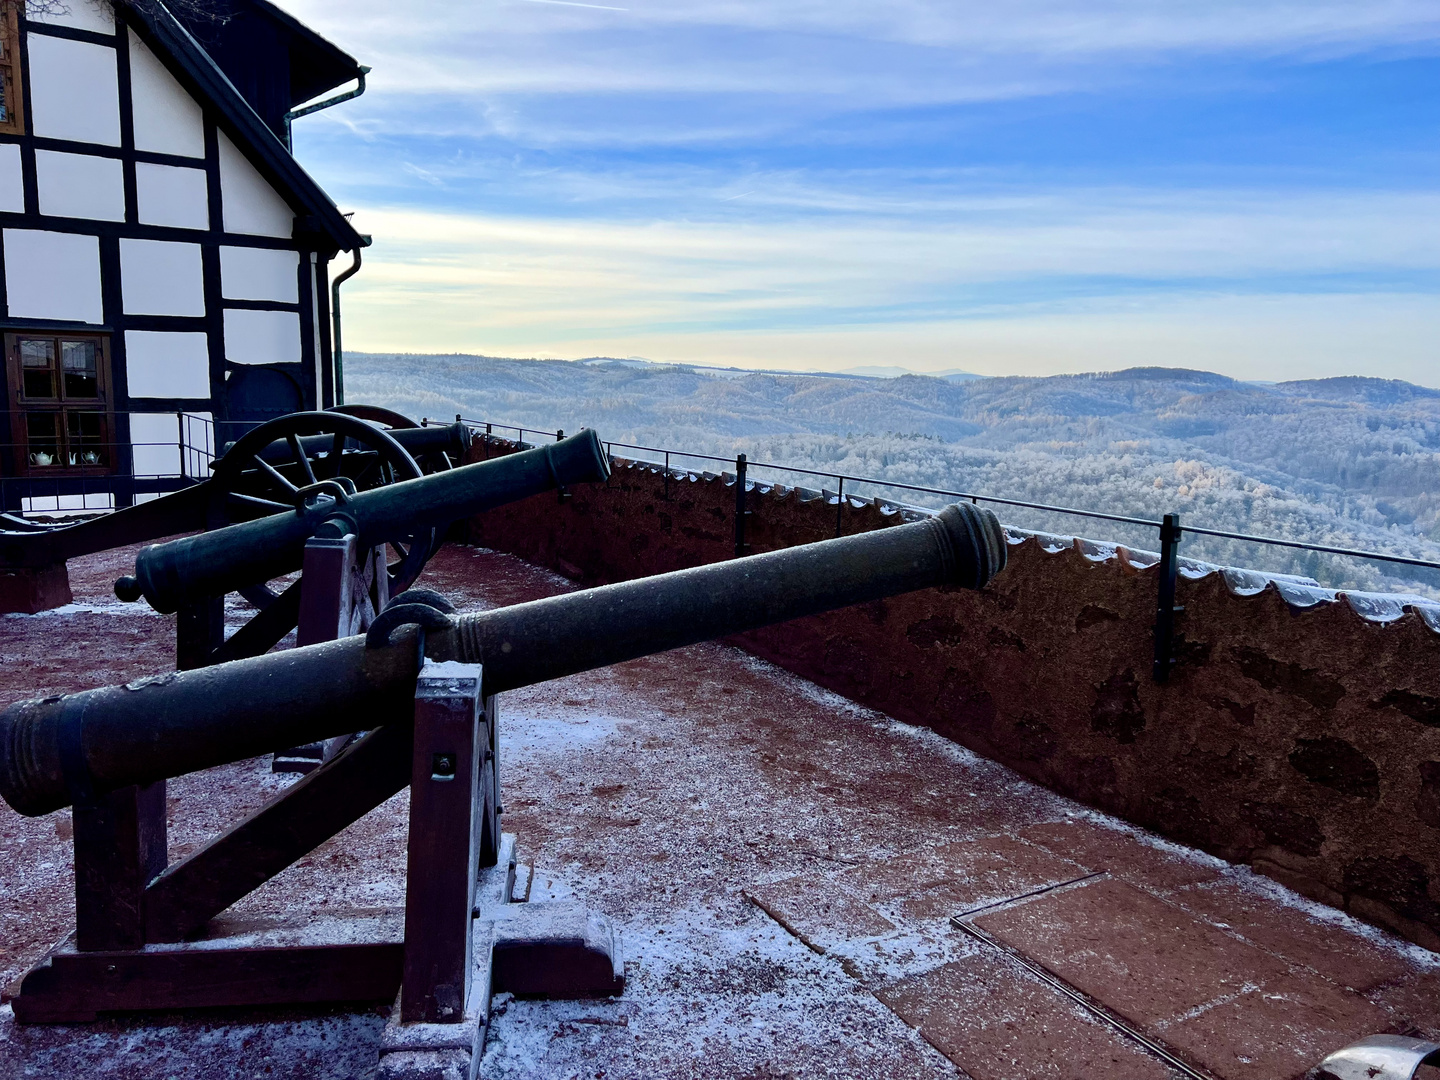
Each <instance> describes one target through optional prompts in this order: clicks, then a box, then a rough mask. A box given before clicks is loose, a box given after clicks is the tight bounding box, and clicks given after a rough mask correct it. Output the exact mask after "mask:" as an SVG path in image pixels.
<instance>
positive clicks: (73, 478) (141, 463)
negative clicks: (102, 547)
mask: <svg viewBox="0 0 1440 1080" xmlns="http://www.w3.org/2000/svg"><path fill="white" fill-rule="evenodd" d="M110 415H111V416H112V417H117V418H118V417H121V416H129V417H130V419H131V423H132V427H133V426H138V425H137V424H136V421H137V419H139V418H142V417H143V418H144V420H146V421H157V423H153V424H151V425H149V426H151V427H157V428H159V427H164V426H165V424H164V420H165V418H167V417H168V418H169V422H170V423H173V424H174V431H175V434H174V437H173V438H161V437H160V436H159V434H158V432H156V433H144V434H142V437H141V438H139V439H134V438H132V439H130V440H119V439H115V438H109V439H100V440H94V439H84V440H77V441H76V442H75V444H74V445H73V446H72V445H62V444H61V442H60V441H59V438H58V435H57V438H56V439H53V440H39V439H34V438H32V439H31V440H30V441H28V442H26V443H17V442H12V443H0V461H5V462H6V463H8V464H10V465H11V466H12V470H11V471H12V472H13V473H19V472H22V471H23V473H24V475H8V476H3V477H0V507H3V509H4V510H6V511H8V512H10V513H15V512H19V513H22V514H31V515H41V516H50V515H57V514H58V515H71V514H88V513H99V512H103V511H105V510H113V509H115V508H116V505H117V496H118V497H119V499H120V500H121V501H122V502H123V501H129V500H143V499H146V498H154V497H157V496H159V495H162V494H165V493H167V492H170V491H177V490H179V489H180V488H184V487H188V486H190V485H191V484H195V483H198V482H199V481H201V480H204V479H207V478H208V477H209V475H210V463H211V462H212V461H214V459H215V457H216V442H215V423H214V420H213V419H212V418H211V417H210V416H208V415H204V414H199V413H189V412H175V413H139V412H135V413H123V412H117V413H112V414H110Z"/></svg>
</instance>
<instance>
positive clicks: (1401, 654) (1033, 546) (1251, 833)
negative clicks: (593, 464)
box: [470, 450, 1440, 949]
mask: <svg viewBox="0 0 1440 1080" xmlns="http://www.w3.org/2000/svg"><path fill="white" fill-rule="evenodd" d="M484 452H485V451H483V450H479V451H478V453H484ZM478 453H477V456H478ZM728 479H729V478H725V479H722V478H711V479H707V478H703V477H701V478H697V477H691V478H683V477H677V476H674V475H672V476H671V477H670V478H669V480H668V481H667V480H666V478H665V477H664V476H663V475H662V474H661V473H660V472H659V471H658V470H655V469H652V468H649V467H645V466H637V465H629V464H626V463H623V462H621V463H617V468H616V470H615V475H614V476H613V477H612V478H611V480H610V481H609V483H608V484H604V485H593V486H586V487H580V488H576V489H575V490H574V491H573V492H572V493H571V494H570V497H569V498H567V499H565V500H563V501H561V500H558V499H557V497H556V496H555V495H553V494H551V495H544V496H537V497H535V498H532V499H529V500H527V501H525V502H522V503H518V504H515V505H512V506H509V507H506V508H503V509H500V510H496V511H492V512H491V513H488V514H485V515H482V516H480V517H477V518H475V519H473V520H472V521H471V523H470V539H471V541H472V542H473V543H476V544H479V545H483V546H486V547H490V548H496V549H498V550H502V551H508V552H512V553H514V554H516V555H519V556H521V557H522V558H525V559H527V560H530V561H533V562H536V563H539V564H542V565H545V566H548V567H551V568H553V569H555V570H558V571H560V572H561V573H563V574H565V575H566V576H568V577H571V578H573V579H575V580H577V581H579V582H581V583H583V584H585V585H599V584H603V583H606V582H612V581H622V580H625V579H628V578H634V577H642V576H646V575H650V574H658V573H664V572H665V571H669V570H677V569H680V568H682V567H688V566H696V565H700V564H703V563H708V562H714V561H717V560H720V559H728V558H731V557H733V551H734V524H733V522H734V517H733V515H734V509H735V491H734V486H733V481H731V482H727V480H728ZM748 505H749V508H750V510H751V516H750V517H749V519H748V526H747V532H748V535H747V540H748V541H749V542H750V543H751V544H752V545H753V550H754V551H756V552H759V551H766V550H772V549H774V548H779V547H787V546H791V545H794V544H803V543H810V542H813V541H816V540H823V539H826V538H828V537H830V536H832V535H834V530H835V523H836V512H837V508H836V504H835V503H834V502H833V501H831V500H826V499H822V498H812V499H809V500H808V501H802V500H801V498H800V496H799V495H798V494H797V493H795V492H794V491H791V492H789V493H787V494H785V495H784V496H783V497H781V496H779V495H777V493H776V492H772V491H766V490H754V491H751V492H750V494H749V496H748ZM841 513H842V516H843V527H844V529H845V531H846V532H859V531H865V530H870V529H879V528H885V527H887V526H890V525H893V524H898V523H899V522H900V516H899V515H898V514H889V513H885V512H883V511H882V510H880V509H878V508H877V507H875V506H871V505H866V506H864V507H855V506H853V505H850V504H848V503H847V504H846V506H845V507H844V508H843V509H842V510H841ZM1155 574H1156V571H1155V570H1154V569H1153V568H1151V569H1137V568H1135V567H1134V566H1131V565H1130V564H1129V563H1128V562H1127V561H1126V560H1124V559H1123V558H1112V559H1109V560H1108V561H1104V562H1096V561H1094V560H1091V559H1090V558H1087V557H1086V556H1085V555H1084V554H1082V553H1081V552H1080V551H1079V550H1078V549H1066V550H1064V551H1061V552H1058V553H1051V552H1047V551H1045V550H1044V549H1042V548H1041V547H1040V545H1039V544H1038V543H1037V542H1036V541H1034V540H1027V541H1026V542H1024V543H1023V544H1019V545H1017V546H1012V547H1011V548H1010V564H1009V566H1008V567H1007V568H1006V570H1005V571H1004V572H1003V573H1002V574H1001V575H1000V576H999V577H997V578H996V579H995V580H994V581H993V582H992V583H991V584H990V585H989V587H987V588H986V589H985V590H984V591H983V592H980V593H973V592H967V591H963V590H958V589H957V590H927V591H924V592H920V593H913V594H910V595H908V596H902V597H898V598H895V599H891V600H885V601H880V602H877V603H873V604H867V605H864V606H862V607H856V608H849V609H845V610H843V611H838V612H834V613H831V614H829V615H822V616H817V617H814V618H808V619H803V620H799V621H796V622H792V623H787V624H785V625H782V626H776V627H772V628H770V629H767V630H762V631H758V632H756V633H753V634H746V635H744V636H743V637H742V638H740V639H739V640H738V641H737V643H738V644H741V645H743V647H745V648H746V649H749V650H750V651H751V652H753V653H756V654H757V655H759V656H762V657H765V658H766V659H768V660H771V661H773V662H774V663H776V664H778V665H780V666H782V667H784V668H787V669H788V670H790V671H793V672H796V673H797V674H799V675H802V676H804V677H805V678H807V679H811V680H813V681H815V682H816V683H819V684H820V685H822V686H825V687H828V688H830V689H832V690H835V691H837V692H839V693H841V694H843V695H845V696H846V697H848V698H851V699H852V700H854V701H858V702H862V703H863V704H865V705H868V706H871V707H872V708H875V709H878V710H880V711H882V712H884V713H887V714H889V715H890V716H893V717H895V718H897V719H899V720H903V721H906V722H908V723H912V724H918V725H923V726H925V727H929V728H933V729H934V730H935V731H937V732H939V733H941V734H942V735H945V736H947V737H949V738H951V739H954V740H955V741H956V742H959V743H961V744H963V745H965V746H967V747H969V748H971V749H973V750H975V751H976V752H977V753H980V754H983V755H985V756H987V757H990V758H993V759H995V760H997V761H1002V762H1004V763H1005V764H1007V765H1009V766H1011V767H1012V768H1014V769H1016V770H1018V771H1020V772H1021V773H1024V774H1025V775H1026V776H1029V777H1031V778H1033V779H1035V780H1037V781H1039V782H1040V783H1042V784H1045V785H1047V786H1049V787H1051V788H1054V789H1055V790H1057V791H1060V792H1063V793H1065V794H1067V795H1070V796H1073V797H1074V798H1077V799H1079V800H1082V801H1084V802H1086V803H1089V804H1090V805H1092V806H1095V807H1098V808H1100V809H1102V810H1105V811H1108V812H1110V813H1113V814H1116V815H1118V816H1120V817H1123V818H1126V819H1128V820H1130V821H1132V822H1135V823H1136V824H1138V825H1143V826H1145V827H1147V828H1150V829H1154V830H1155V831H1157V832H1160V833H1162V834H1164V835H1166V836H1169V837H1172V838H1174V839H1175V840H1178V841H1181V842H1183V843H1187V844H1194V845H1197V846H1199V847H1202V848H1204V849H1206V850H1207V851H1210V852H1213V853H1214V854H1216V855H1219V856H1221V857H1223V858H1226V859H1229V860H1231V861H1236V862H1246V863H1251V864H1252V865H1254V866H1255V868H1256V869H1258V870H1260V871H1262V872H1263V873H1266V874H1269V875H1271V876H1272V877H1275V878H1277V879H1278V880H1280V881H1282V882H1284V883H1285V884H1287V885H1290V886H1292V887H1293V888H1295V889H1297V890H1298V891H1300V892H1302V893H1305V894H1306V895H1309V896H1311V897H1313V898H1315V899H1317V900H1321V901H1323V902H1325V903H1329V904H1332V905H1334V906H1336V907H1343V908H1345V909H1346V910H1348V911H1351V912H1353V913H1354V914H1356V915H1358V916H1360V917H1362V918H1365V919H1368V920H1370V921H1373V922H1376V923H1379V924H1381V925H1383V926H1387V927H1389V928H1391V929H1393V930H1395V931H1397V932H1399V933H1400V934H1402V935H1404V936H1405V937H1407V938H1409V939H1410V940H1412V941H1415V942H1418V943H1420V944H1423V945H1426V946H1427V947H1429V948H1432V949H1440V634H1436V633H1434V632H1433V631H1431V630H1430V629H1429V628H1428V627H1427V626H1426V625H1425V624H1424V623H1423V621H1422V620H1421V619H1420V618H1419V617H1418V616H1417V615H1415V614H1414V613H1412V612H1407V613H1406V614H1405V615H1404V617H1402V618H1401V619H1399V620H1398V621H1396V622H1392V623H1388V624H1380V623H1375V622H1369V621H1366V620H1364V619H1362V618H1360V617H1359V616H1357V615H1356V614H1355V613H1354V612H1352V611H1351V610H1350V608H1349V606H1348V605H1346V604H1344V603H1334V604H1320V605H1318V606H1316V607H1313V608H1309V609H1305V610H1293V609H1292V608H1290V607H1289V606H1288V605H1287V604H1286V603H1285V601H1284V600H1283V599H1282V598H1281V597H1280V595H1279V594H1278V593H1277V592H1276V591H1275V590H1274V588H1273V587H1272V588H1270V589H1267V590H1266V591H1264V592H1262V593H1260V594H1259V595H1256V596H1251V597H1243V596H1237V595H1234V594H1232V593H1231V592H1230V591H1229V589H1228V588H1227V587H1226V585H1225V583H1224V581H1223V579H1222V577H1221V575H1219V574H1211V575H1210V576H1208V577H1205V578H1201V579H1198V580H1189V579H1186V578H1183V577H1182V579H1181V581H1180V584H1179V602H1180V603H1181V604H1182V605H1183V606H1184V609H1185V611H1184V614H1183V616H1182V618H1181V623H1180V630H1181V634H1182V638H1181V641H1180V654H1181V662H1180V663H1179V665H1178V666H1177V668H1176V671H1175V674H1174V677H1173V678H1172V679H1171V681H1170V682H1169V683H1168V684H1166V685H1163V686H1161V685H1156V684H1155V683H1154V682H1152V681H1151V678H1150V661H1151V653H1152V637H1151V631H1152V626H1153V623H1154V612H1155V596H1156V580H1155Z"/></svg>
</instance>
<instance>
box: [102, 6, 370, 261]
mask: <svg viewBox="0 0 1440 1080" xmlns="http://www.w3.org/2000/svg"><path fill="white" fill-rule="evenodd" d="M243 3H244V4H245V5H246V6H247V7H249V8H253V10H254V12H255V13H258V14H256V18H257V19H259V18H262V17H268V16H269V14H270V13H273V14H274V15H275V16H276V17H277V18H276V20H275V21H274V22H273V23H272V24H270V25H271V26H272V27H274V28H278V29H284V30H285V32H286V33H287V34H290V35H292V38H291V40H292V46H291V47H289V48H288V50H287V51H288V53H289V56H290V65H291V68H292V69H294V68H295V67H296V66H297V64H298V66H299V67H300V69H301V70H302V72H305V73H307V74H305V76H304V78H303V79H302V80H300V82H299V83H298V86H297V84H296V83H295V82H293V81H292V83H291V94H290V95H286V96H287V97H288V96H293V94H295V93H300V94H302V96H301V97H299V98H297V99H295V100H294V101H288V100H287V101H286V107H287V108H288V107H289V106H290V105H292V104H295V103H296V102H298V101H303V100H307V99H308V98H310V97H314V96H315V94H317V93H324V91H325V90H328V89H330V88H332V87H333V86H336V85H339V83H342V82H345V81H346V80H348V79H353V78H355V77H356V75H358V73H359V72H358V65H356V64H355V61H354V60H353V59H352V58H351V57H349V56H348V55H346V54H345V53H343V52H341V51H340V50H339V49H337V48H335V46H333V45H331V44H330V43H329V42H328V41H326V40H325V39H324V38H322V37H320V36H319V35H318V34H316V33H314V32H313V31H310V30H308V29H306V28H305V27H304V26H302V25H301V24H300V23H299V22H297V21H295V20H294V19H292V18H291V17H290V16H288V15H285V14H284V13H283V12H280V11H279V10H278V9H276V8H274V7H273V6H272V5H270V4H266V3H262V2H260V0H243ZM116 7H117V9H118V10H119V11H120V12H121V13H122V14H123V15H124V16H126V21H127V22H129V23H130V24H131V25H132V26H133V27H134V29H135V32H136V33H138V34H139V35H140V36H141V37H142V38H144V39H145V43H146V44H147V45H149V46H150V48H151V50H153V51H154V52H155V54H156V55H157V56H159V57H160V58H161V59H162V60H163V61H165V62H166V63H167V66H169V67H170V68H171V70H172V71H173V72H174V74H175V75H176V77H177V78H179V79H180V81H181V82H182V83H183V84H185V86H186V88H187V89H188V90H189V91H190V92H191V93H192V94H195V95H196V96H197V97H199V98H200V99H201V100H202V101H205V102H207V103H209V104H210V105H211V106H212V107H213V108H214V109H215V111H216V112H217V113H218V114H219V121H220V126H221V127H222V128H224V130H225V133H226V134H227V135H228V136H230V138H231V140H232V141H233V142H234V143H235V145H236V146H237V147H238V148H239V149H240V151H241V152H242V153H244V154H245V156H246V157H248V158H249V159H250V161H251V162H252V163H253V164H254V165H255V167H256V168H257V169H259V170H260V172H261V174H262V175H264V176H265V178H266V179H267V180H269V181H270V183H271V184H273V185H274V186H275V189H276V190H277V191H278V192H279V193H280V194H281V195H282V196H283V197H284V198H285V199H286V201H287V202H289V203H290V205H291V206H292V207H294V208H295V209H296V210H297V211H298V212H299V215H300V221H298V222H297V224H296V229H297V233H308V234H310V236H311V237H312V238H313V239H314V240H315V241H316V243H317V245H318V246H321V247H324V246H327V244H326V242H328V245H330V246H333V247H334V248H336V249H338V250H341V251H353V250H355V249H356V248H359V247H364V246H365V244H366V240H365V239H364V238H363V237H362V236H361V235H360V234H359V233H358V232H356V231H355V229H354V227H353V226H352V225H351V224H350V222H349V221H348V220H346V218H345V216H344V215H343V214H341V213H340V211H339V209H338V208H337V207H336V206H335V203H334V202H332V201H331V199H330V196H328V195H327V194H325V191H324V189H322V188H321V187H320V185H319V184H317V183H316V182H315V181H314V180H313V179H312V178H311V177H310V174H309V173H307V172H306V171H305V170H304V169H303V168H301V167H300V163H299V162H297V161H296V160H295V158H294V157H293V156H292V155H291V153H290V151H289V150H287V149H286V148H285V145H284V143H282V142H281V141H280V136H279V134H277V132H276V131H275V130H274V128H273V127H272V126H271V125H270V124H267V123H266V122H265V120H264V119H263V118H262V117H261V116H260V114H259V112H258V111H257V110H256V108H255V107H254V105H253V104H252V102H251V101H249V100H247V99H246V96H245V95H244V94H243V93H241V91H240V89H239V88H238V87H237V86H236V85H235V83H234V81H233V80H232V79H231V78H230V77H229V76H228V75H227V74H226V72H225V70H224V69H222V68H221V66H220V64H219V63H217V61H216V59H215V58H214V57H212V56H211V55H210V53H209V52H207V51H206V49H205V48H204V46H202V45H201V44H200V42H199V41H197V40H196V39H195V36H194V35H193V34H192V33H191V32H190V30H189V29H187V27H186V26H185V25H184V24H183V23H182V22H181V21H180V20H179V19H178V18H176V16H175V15H174V14H173V13H172V12H171V11H170V9H169V8H167V7H165V6H164V5H163V4H162V3H160V2H159V0H118V2H117V4H116ZM262 8H263V9H265V10H261V9H262ZM255 25H263V24H259V23H256V24H255ZM278 29H277V32H278ZM299 31H303V32H304V33H303V34H301V33H299ZM231 40H232V41H239V40H240V38H239V36H238V35H237V36H235V37H233V38H232V39H231ZM322 46H323V48H322ZM263 64H264V57H263V56H262V57H260V58H259V61H258V62H256V61H253V60H252V62H251V67H252V68H260V67H263ZM347 64H348V65H350V67H349V68H348V69H347V68H346V66H345V65H347ZM237 70H238V69H237ZM346 70H349V71H350V73H349V74H344V72H345V71H346ZM331 80H333V81H331ZM316 87H318V88H319V89H315V88H316ZM281 115H282V116H283V111H282V114H281Z"/></svg>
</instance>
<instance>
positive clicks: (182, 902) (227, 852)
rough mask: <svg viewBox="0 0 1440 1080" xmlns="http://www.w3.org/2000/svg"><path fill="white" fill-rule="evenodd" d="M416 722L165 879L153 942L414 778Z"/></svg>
mask: <svg viewBox="0 0 1440 1080" xmlns="http://www.w3.org/2000/svg"><path fill="white" fill-rule="evenodd" d="M410 758H411V727H410V724H408V723H400V724H387V725H386V726H385V727H383V728H378V729H376V730H375V731H372V732H370V733H369V734H368V735H366V736H365V737H364V738H363V739H360V740H359V741H358V742H355V743H354V744H352V745H351V746H349V747H347V748H346V749H345V750H344V751H343V752H342V753H341V754H339V755H338V756H336V757H335V758H333V759H332V760H331V761H328V762H326V763H325V764H324V765H322V766H321V767H320V768H318V769H316V770H315V771H314V772H312V773H310V774H309V775H307V776H306V777H305V778H304V779H303V780H299V781H297V782H296V783H295V784H294V785H293V786H291V787H289V788H287V789H286V790H285V791H283V792H281V793H280V794H279V795H277V796H276V797H275V798H274V799H272V800H271V801H270V802H269V803H267V804H266V805H265V806H262V807H261V808H260V809H259V810H256V811H255V812H254V813H253V814H251V815H250V816H249V817H247V818H246V819H245V820H244V821H242V822H240V823H239V824H238V825H235V826H234V827H233V828H231V829H230V830H229V831H227V832H225V833H223V834H222V835H220V836H219V837H217V838H216V839H214V840H212V841H211V842H210V843H209V844H207V845H206V846H205V847H203V848H201V849H200V850H199V851H197V852H195V853H194V854H193V855H191V856H190V857H189V858H188V859H185V860H184V861H182V862H178V863H176V864H175V865H174V866H172V867H170V868H169V869H168V870H166V871H165V873H164V874H162V875H161V876H160V877H159V878H157V879H156V880H155V881H154V882H153V883H152V884H151V885H150V888H149V889H147V890H146V894H145V938H146V940H147V941H151V942H159V941H181V940H183V939H185V938H187V937H190V936H191V935H193V934H195V933H196V932H197V931H199V930H200V929H202V928H203V927H204V925H205V923H206V922H207V921H208V920H209V919H211V918H213V917H214V916H215V915H217V914H219V913H220V912H221V911H224V910H225V909H226V908H227V907H229V906H230V905H231V904H233V903H234V902H235V901H236V900H239V899H240V898H241V897H242V896H244V895H246V894H247V893H249V892H251V891H253V890H254V889H257V888H259V887H260V886H261V885H263V884H264V883H265V882H267V881H269V880H270V879H271V878H272V877H274V876H275V875H276V874H278V873H280V871H281V870H284V869H285V868H286V867H287V866H289V865H290V864H291V863H293V862H294V861H295V860H296V859H299V858H301V857H302V856H304V855H305V854H307V853H308V852H310V851H313V850H314V849H315V848H316V847H318V846H319V845H321V844H323V843H324V842H325V841H326V840H328V839H330V837H332V836H334V835H335V834H336V833H338V832H340V831H341V830H342V829H344V828H345V826H347V825H349V824H350V823H351V822H352V821H355V820H357V819H358V818H360V817H363V816H364V815H365V814H367V813H369V812H370V811H371V810H373V809H375V807H377V806H379V805H380V804H381V803H383V802H384V801H385V800H386V799H388V798H390V796H392V795H394V794H395V793H396V792H397V791H399V790H400V789H401V788H403V787H404V786H405V785H406V784H408V783H409V782H410Z"/></svg>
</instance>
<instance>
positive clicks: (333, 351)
mask: <svg viewBox="0 0 1440 1080" xmlns="http://www.w3.org/2000/svg"><path fill="white" fill-rule="evenodd" d="M362 239H364V240H365V242H366V243H369V242H370V238H369V237H368V236H366V237H362ZM363 250H364V249H363V248H358V247H357V248H356V249H355V261H354V262H352V263H351V264H350V269H348V270H346V271H345V272H344V273H341V274H338V275H337V276H336V278H335V280H334V281H332V282H331V283H330V322H331V330H330V355H331V356H333V357H334V359H335V404H336V405H344V404H345V356H344V352H343V350H342V349H341V347H340V286H341V285H343V284H345V282H347V281H349V280H350V279H351V278H352V277H354V276H355V275H356V274H357V273H359V272H360V252H361V251H363Z"/></svg>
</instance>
